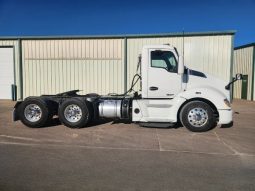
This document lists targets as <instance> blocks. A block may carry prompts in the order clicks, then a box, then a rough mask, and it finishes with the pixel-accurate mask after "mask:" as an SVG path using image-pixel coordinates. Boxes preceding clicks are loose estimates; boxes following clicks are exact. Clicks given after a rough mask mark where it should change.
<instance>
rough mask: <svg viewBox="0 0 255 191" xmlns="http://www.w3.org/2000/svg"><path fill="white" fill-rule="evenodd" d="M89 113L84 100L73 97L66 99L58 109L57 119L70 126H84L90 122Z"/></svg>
mask: <svg viewBox="0 0 255 191" xmlns="http://www.w3.org/2000/svg"><path fill="white" fill-rule="evenodd" d="M91 115H92V113H91V112H90V109H89V107H88V106H87V104H86V102H85V101H81V100H79V99H75V98H71V99H67V100H66V101H64V102H63V103H62V104H61V105H60V107H59V109H58V116H59V120H60V121H61V123H62V124H64V125H65V126H67V127H70V128H82V127H85V126H86V125H87V124H88V123H89V122H90V119H91Z"/></svg>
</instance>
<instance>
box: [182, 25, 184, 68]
mask: <svg viewBox="0 0 255 191" xmlns="http://www.w3.org/2000/svg"><path fill="white" fill-rule="evenodd" d="M182 61H183V64H184V28H183V29H182Z"/></svg>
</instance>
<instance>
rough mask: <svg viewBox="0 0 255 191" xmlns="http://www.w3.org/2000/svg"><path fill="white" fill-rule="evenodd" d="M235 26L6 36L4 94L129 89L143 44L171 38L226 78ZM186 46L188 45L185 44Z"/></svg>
mask: <svg viewBox="0 0 255 191" xmlns="http://www.w3.org/2000/svg"><path fill="white" fill-rule="evenodd" d="M234 34H235V31H217V32H192V33H184V34H183V33H168V34H149V35H116V36H42V37H39V36H35V37H28V36H23V37H0V88H1V89H0V99H14V100H21V99H24V98H25V97H28V96H37V95H41V94H56V93H59V92H63V91H68V90H72V89H80V90H83V91H82V92H81V94H86V93H92V92H93V93H98V94H108V93H123V92H124V91H125V90H126V89H127V88H128V87H129V86H130V83H131V80H132V77H133V75H134V74H135V71H136V65H137V60H138V59H137V57H138V55H139V54H140V53H141V49H142V46H143V45H148V44H170V45H173V46H175V47H176V48H177V49H178V51H179V53H180V54H183V50H184V62H185V64H186V66H188V67H190V68H192V69H195V70H200V71H204V72H207V73H209V74H212V75H215V76H216V77H218V78H221V79H223V80H224V81H226V83H227V82H228V81H229V80H230V79H231V78H232V76H233V75H232V73H233V71H232V70H233V65H232V63H233V41H234ZM183 46H184V47H183Z"/></svg>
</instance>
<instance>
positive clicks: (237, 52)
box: [233, 43, 255, 101]
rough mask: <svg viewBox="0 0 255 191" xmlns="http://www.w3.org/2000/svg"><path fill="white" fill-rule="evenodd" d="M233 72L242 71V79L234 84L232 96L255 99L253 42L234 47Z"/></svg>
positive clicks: (254, 44)
mask: <svg viewBox="0 0 255 191" xmlns="http://www.w3.org/2000/svg"><path fill="white" fill-rule="evenodd" d="M233 72H234V73H242V74H243V77H244V78H243V80H242V81H238V82H236V83H235V85H234V93H233V94H234V98H237V99H246V100H251V101H254V100H255V84H254V78H255V43H251V44H247V45H244V46H239V47H236V48H235V49H234V67H233Z"/></svg>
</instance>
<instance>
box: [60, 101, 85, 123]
mask: <svg viewBox="0 0 255 191" xmlns="http://www.w3.org/2000/svg"><path fill="white" fill-rule="evenodd" d="M64 116H65V118H66V120H67V121H69V122H71V123H75V122H78V121H79V120H80V119H81V117H82V111H81V108H80V107H79V106H78V105H75V104H72V105H68V106H67V107H66V108H65V111H64Z"/></svg>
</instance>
